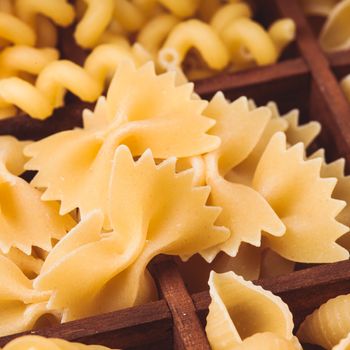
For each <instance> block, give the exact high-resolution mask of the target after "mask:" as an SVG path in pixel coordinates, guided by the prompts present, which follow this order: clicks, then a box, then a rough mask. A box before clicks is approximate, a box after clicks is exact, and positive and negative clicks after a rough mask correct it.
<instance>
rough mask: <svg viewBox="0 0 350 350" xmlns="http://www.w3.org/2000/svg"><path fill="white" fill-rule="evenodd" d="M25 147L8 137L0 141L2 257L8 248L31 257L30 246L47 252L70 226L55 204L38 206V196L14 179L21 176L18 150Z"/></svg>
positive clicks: (24, 143)
mask: <svg viewBox="0 0 350 350" xmlns="http://www.w3.org/2000/svg"><path fill="white" fill-rule="evenodd" d="M26 144H28V143H27V142H19V141H17V140H16V139H15V138H13V137H10V136H2V137H1V138H0V145H1V147H2V149H1V152H0V156H1V158H0V182H1V187H0V194H1V196H0V198H1V199H0V204H1V215H0V223H1V227H2V230H1V233H0V250H1V251H2V252H3V253H5V254H6V253H8V252H9V251H10V249H11V248H18V249H20V250H21V251H23V252H24V253H26V254H31V250H32V246H37V247H40V248H42V249H44V250H50V249H51V239H52V238H56V239H59V238H61V237H62V236H64V235H65V233H66V231H67V230H68V229H69V228H70V227H72V225H73V220H72V219H71V218H70V217H69V216H62V217H61V216H59V215H58V206H57V203H54V202H52V203H44V202H42V201H41V199H40V197H41V192H39V191H38V190H36V189H34V188H32V187H31V186H30V185H29V184H28V183H27V182H26V181H24V180H23V179H21V178H20V177H18V176H16V175H18V174H21V173H22V172H23V164H24V162H25V158H24V157H23V154H22V150H23V147H24V146H25V145H26ZM12 172H13V173H12ZM33 210H35V212H36V215H37V217H36V220H35V221H33V220H32V217H33Z"/></svg>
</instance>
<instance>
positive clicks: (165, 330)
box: [0, 300, 173, 350]
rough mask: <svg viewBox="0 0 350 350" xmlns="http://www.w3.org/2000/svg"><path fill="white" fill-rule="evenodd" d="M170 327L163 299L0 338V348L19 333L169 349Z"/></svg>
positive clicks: (140, 347) (106, 343)
mask: <svg viewBox="0 0 350 350" xmlns="http://www.w3.org/2000/svg"><path fill="white" fill-rule="evenodd" d="M172 327H173V321H172V315H171V313H170V311H169V308H168V306H167V304H166V302H165V301H164V300H160V301H157V302H153V303H149V304H145V305H141V306H137V307H133V308H128V309H123V310H120V311H116V312H111V313H108V314H103V315H98V316H94V317H89V318H85V319H82V320H77V321H72V322H67V323H63V324H61V325H59V326H55V327H50V328H43V329H38V330H35V331H31V332H24V333H21V334H16V335H10V336H6V337H2V338H0V347H3V346H4V345H5V344H6V343H8V342H9V341H10V340H12V339H14V338H16V337H18V336H19V335H24V334H37V335H42V336H45V337H52V338H63V339H66V340H70V341H78V342H82V343H85V344H101V345H105V346H109V347H111V348H123V349H128V348H133V349H135V350H136V349H153V348H155V349H156V348H157V346H159V344H163V345H162V347H161V348H162V349H171V348H172ZM165 346H166V347H165ZM158 349H159V347H158Z"/></svg>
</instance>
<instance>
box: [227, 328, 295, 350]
mask: <svg viewBox="0 0 350 350" xmlns="http://www.w3.org/2000/svg"><path fill="white" fill-rule="evenodd" d="M256 349H260V350H302V347H301V345H300V343H299V341H298V339H297V338H295V337H294V338H293V339H292V340H287V339H285V338H283V337H281V336H279V335H277V334H274V333H270V332H265V333H257V334H254V335H252V336H251V337H248V338H246V339H245V340H244V341H243V342H242V343H241V344H239V345H237V346H235V347H233V348H232V350H256Z"/></svg>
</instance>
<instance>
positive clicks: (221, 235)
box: [34, 146, 229, 321]
mask: <svg viewBox="0 0 350 350" xmlns="http://www.w3.org/2000/svg"><path fill="white" fill-rule="evenodd" d="M192 177H193V174H192V172H191V171H185V172H181V173H176V172H175V159H169V160H166V161H164V162H162V163H160V164H158V165H156V164H155V162H154V160H153V157H152V154H151V153H150V152H149V151H146V152H145V153H144V154H143V155H142V156H141V158H139V159H138V161H136V162H135V161H134V160H133V157H132V154H131V153H130V150H129V149H128V148H126V147H125V146H120V147H119V148H117V150H116V152H115V156H114V158H113V160H112V172H111V181H110V187H109V196H108V215H109V219H110V223H111V227H112V230H111V231H102V225H103V220H104V217H103V215H102V213H101V212H97V211H95V212H92V213H90V214H89V215H87V216H86V217H85V218H84V219H83V220H82V221H81V222H80V223H79V224H78V225H77V226H76V227H75V228H73V229H72V231H71V232H69V233H68V234H67V235H66V236H65V237H64V238H63V239H61V241H60V242H59V243H58V244H57V245H56V246H55V247H54V249H53V250H52V251H51V252H50V253H49V255H48V257H47V258H46V260H45V262H44V265H43V267H42V270H41V273H40V275H39V276H38V277H37V278H36V280H35V282H34V286H35V288H36V289H37V290H42V291H45V290H47V291H50V290H53V291H54V293H53V294H52V297H51V299H50V307H52V308H54V309H57V310H63V311H64V316H63V321H67V320H72V319H77V318H81V317H84V316H89V315H93V314H97V313H101V312H108V311H113V310H117V309H120V308H123V307H129V306H133V305H137V304H140V303H143V302H146V301H149V300H152V299H154V298H155V296H156V291H155V288H154V283H153V280H152V278H151V277H150V275H149V273H148V272H147V270H146V266H147V264H148V262H149V261H150V260H151V259H152V258H153V257H154V256H156V255H158V254H170V255H178V254H186V255H188V256H191V255H193V254H195V253H197V252H199V251H201V250H203V249H206V248H209V247H211V246H214V245H216V244H219V243H220V242H223V241H224V240H226V239H227V238H228V236H229V233H228V231H227V229H225V228H222V227H217V226H215V225H214V223H215V220H216V218H217V216H218V215H219V212H220V209H219V208H216V207H209V206H206V201H207V198H208V195H209V188H208V187H193V186H192ZM91 269H93V271H94V273H93V274H92V273H91ZM77 276H79V279H78V280H77Z"/></svg>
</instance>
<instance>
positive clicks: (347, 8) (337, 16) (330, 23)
mask: <svg viewBox="0 0 350 350" xmlns="http://www.w3.org/2000/svg"><path fill="white" fill-rule="evenodd" d="M320 44H321V46H322V48H323V50H325V51H338V50H345V49H348V48H349V47H350V0H344V1H341V2H340V3H339V4H338V5H336V6H335V7H334V8H333V9H332V11H331V12H330V14H329V16H328V19H327V22H326V23H325V25H324V27H323V29H322V32H321V35H320Z"/></svg>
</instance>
